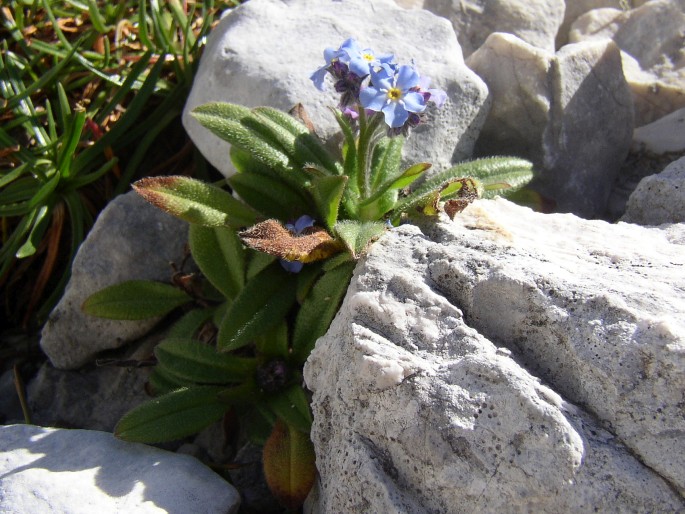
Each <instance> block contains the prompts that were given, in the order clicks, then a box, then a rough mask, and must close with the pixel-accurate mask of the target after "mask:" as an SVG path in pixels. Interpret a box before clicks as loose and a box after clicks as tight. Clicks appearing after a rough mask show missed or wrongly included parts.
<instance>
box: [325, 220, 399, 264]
mask: <svg viewBox="0 0 685 514" xmlns="http://www.w3.org/2000/svg"><path fill="white" fill-rule="evenodd" d="M386 228H387V227H386V225H385V223H383V222H380V221H352V220H343V221H339V222H338V223H337V224H336V225H335V228H334V232H335V234H336V235H337V236H338V237H339V238H340V240H341V241H342V242H343V244H344V245H345V247H346V248H347V249H348V250H349V252H350V253H351V254H352V256H353V257H354V258H355V259H356V258H358V257H359V256H360V255H362V254H363V253H364V252H365V251H366V249H367V247H368V246H369V245H370V244H371V242H372V241H373V240H375V239H377V238H378V237H380V235H381V234H383V232H385V230H386Z"/></svg>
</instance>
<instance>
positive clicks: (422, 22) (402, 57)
mask: <svg viewBox="0 0 685 514" xmlns="http://www.w3.org/2000/svg"><path fill="white" fill-rule="evenodd" d="M348 37H354V38H355V39H357V40H358V41H359V42H360V43H362V44H365V45H368V46H369V47H372V48H374V49H375V50H376V51H377V52H379V53H385V52H387V53H393V54H394V55H395V57H396V59H397V60H398V62H401V63H409V62H410V61H411V60H412V59H414V61H415V63H416V66H417V68H418V70H419V72H420V73H421V74H422V75H427V76H429V77H431V79H432V87H438V88H441V89H443V90H445V91H446V92H447V94H448V99H447V102H446V103H445V105H444V106H443V107H442V109H440V110H435V111H432V112H430V113H429V115H430V117H431V119H430V122H429V123H427V124H425V125H422V126H419V127H417V129H416V130H415V131H413V132H412V134H411V136H410V137H409V139H408V141H407V144H406V145H405V158H406V159H408V160H410V161H412V162H417V161H422V162H423V161H427V162H432V163H433V164H434V166H435V169H439V168H440V167H441V166H446V165H448V164H449V163H451V162H456V161H458V160H463V159H465V158H468V157H470V156H471V152H472V149H473V145H474V143H475V139H476V137H477V135H478V131H479V129H480V126H481V125H482V123H483V121H484V119H485V115H486V114H487V109H488V107H489V105H488V104H487V88H486V87H485V84H483V82H482V81H481V80H480V79H479V78H478V77H477V76H476V75H475V74H474V73H473V72H472V71H471V70H469V69H468V68H467V67H466V65H465V64H464V62H463V58H462V54H461V50H460V48H459V44H458V43H457V39H456V37H455V35H454V31H453V30H452V27H451V26H450V24H449V23H448V22H447V21H446V20H444V19H442V18H439V17H437V16H434V15H433V14H431V13H429V12H427V11H423V10H405V9H403V8H401V7H399V6H397V5H396V4H395V3H394V2H391V1H389V0H373V1H365V0H350V1H345V2H320V1H318V0H291V1H288V2H282V1H280V0H251V1H250V2H247V3H245V4H243V5H241V6H239V7H237V8H236V9H233V10H232V11H230V12H229V13H228V14H227V15H226V16H225V17H224V18H223V19H222V21H221V23H220V24H219V25H218V26H217V27H215V28H214V29H213V31H212V33H211V34H210V37H209V41H208V43H207V48H206V49H205V51H204V53H203V56H202V61H201V63H200V66H199V69H198V73H197V75H196V77H195V81H194V84H193V89H192V91H191V93H190V96H189V97H188V100H187V103H186V106H185V109H184V114H183V123H184V126H185V128H186V130H187V131H188V134H189V135H190V137H191V138H192V139H193V141H194V142H195V144H196V145H197V147H198V148H199V149H200V151H201V152H202V154H203V155H204V156H205V157H206V158H207V159H208V160H209V161H210V162H211V163H212V164H213V165H214V166H216V167H217V168H218V169H219V170H220V171H221V172H222V173H224V174H225V175H230V174H231V173H233V172H234V169H233V166H232V165H231V164H230V162H229V159H228V149H229V145H228V143H225V142H224V141H222V140H220V139H219V138H217V137H216V136H214V135H213V134H211V133H210V132H209V131H208V130H206V129H204V128H203V127H201V126H200V125H199V124H198V123H197V121H195V119H194V118H192V116H191V115H190V111H192V110H193V109H194V108H195V107H196V106H198V105H202V104H204V103H207V102H215V101H224V102H232V103H238V104H242V105H246V106H248V107H254V106H258V105H268V106H271V107H275V108H278V109H282V110H286V111H287V110H289V109H290V108H292V107H293V106H294V105H295V104H297V103H298V102H301V103H302V104H304V106H305V109H306V110H307V112H308V114H309V116H310V117H311V119H312V122H313V123H314V125H315V127H316V128H317V132H318V133H319V134H320V135H321V136H322V137H324V138H326V139H327V138H329V137H330V136H331V135H333V134H337V133H338V132H339V130H340V129H339V127H338V125H337V123H336V122H335V119H334V117H333V115H332V114H331V112H330V109H329V108H330V107H335V106H336V105H337V103H338V101H339V98H338V95H337V94H336V93H335V92H334V91H333V87H332V84H331V83H330V82H327V91H326V92H321V91H319V90H317V89H316V88H315V87H314V86H313V85H312V82H311V80H310V79H309V76H310V75H311V73H312V72H313V71H315V70H316V69H317V68H319V67H320V66H322V65H323V64H324V62H325V61H324V59H323V51H324V49H325V48H327V47H337V46H338V45H340V44H341V43H342V42H343V41H344V40H345V39H347V38H348Z"/></svg>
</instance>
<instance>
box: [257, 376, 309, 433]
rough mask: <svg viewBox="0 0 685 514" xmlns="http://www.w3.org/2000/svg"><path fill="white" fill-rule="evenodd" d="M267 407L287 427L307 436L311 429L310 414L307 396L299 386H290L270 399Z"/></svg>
mask: <svg viewBox="0 0 685 514" xmlns="http://www.w3.org/2000/svg"><path fill="white" fill-rule="evenodd" d="M267 405H268V406H269V409H271V411H272V412H273V413H275V414H276V416H277V417H278V418H280V419H282V420H283V421H285V422H286V423H287V424H288V425H290V426H291V427H293V428H295V429H296V430H299V431H300V432H303V433H305V434H309V430H310V429H311V427H312V414H311V411H310V410H309V400H308V399H307V395H306V394H305V392H304V390H303V389H302V387H301V386H300V385H299V384H295V385H292V386H290V387H289V388H288V389H286V390H285V391H282V392H280V393H278V394H277V395H275V396H272V397H270V398H269V399H268V401H267Z"/></svg>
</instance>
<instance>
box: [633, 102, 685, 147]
mask: <svg viewBox="0 0 685 514" xmlns="http://www.w3.org/2000/svg"><path fill="white" fill-rule="evenodd" d="M633 150H635V151H641V150H646V151H647V152H650V153H655V154H664V153H669V152H683V151H685V107H683V108H682V109H678V110H677V111H675V112H672V113H671V114H667V115H666V116H664V117H663V118H660V119H658V120H656V121H655V122H653V123H650V124H648V125H643V126H642V127H638V128H636V129H635V130H634V131H633Z"/></svg>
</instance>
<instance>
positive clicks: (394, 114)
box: [382, 102, 409, 128]
mask: <svg viewBox="0 0 685 514" xmlns="http://www.w3.org/2000/svg"><path fill="white" fill-rule="evenodd" d="M382 111H383V114H384V115H385V123H387V124H388V125H389V126H390V127H392V128H397V127H401V126H402V125H404V122H405V121H407V118H408V117H409V113H408V112H407V110H406V109H405V108H404V106H403V105H402V104H401V103H400V102H390V103H388V104H387V105H386V106H385V107H383V109H382Z"/></svg>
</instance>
